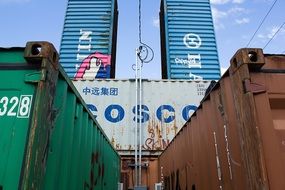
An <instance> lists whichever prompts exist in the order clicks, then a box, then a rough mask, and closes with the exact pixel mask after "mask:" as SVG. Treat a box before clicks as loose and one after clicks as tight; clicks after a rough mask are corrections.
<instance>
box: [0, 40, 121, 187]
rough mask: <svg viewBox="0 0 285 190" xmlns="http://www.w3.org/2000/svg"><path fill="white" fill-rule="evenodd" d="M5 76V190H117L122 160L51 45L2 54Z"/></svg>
mask: <svg viewBox="0 0 285 190" xmlns="http://www.w3.org/2000/svg"><path fill="white" fill-rule="evenodd" d="M24 51H25V52H24ZM24 57H25V58H24ZM0 76H1V80H0V153H1V156H0V189H1V190H14V189H27V190H32V189H44V190H51V189H63V190H64V189H68V190H69V189H76V190H78V189H79V190H80V189H96V190H97V189H104V190H105V189H106V190H108V189H110V190H113V189H117V184H118V182H119V178H120V157H119V155H118V154H117V152H116V151H115V150H114V148H113V147H112V145H111V143H110V142H109V140H108V139H107V137H106V135H105V134H104V132H103V131H102V129H101V127H100V126H99V124H98V123H97V122H96V120H95V119H94V117H93V116H92V114H91V113H90V111H89V110H88V109H87V107H86V105H85V103H84V102H83V100H82V98H81V97H80V95H79V94H78V92H77V91H76V89H75V87H74V86H73V85H72V82H71V81H70V80H69V79H68V78H67V76H66V75H65V73H64V72H63V70H62V68H61V67H60V66H59V65H58V55H57V53H56V51H55V49H54V48H53V46H52V45H51V44H49V43H46V42H32V43H28V44H27V46H26V48H25V49H24V48H11V49H4V48H0Z"/></svg>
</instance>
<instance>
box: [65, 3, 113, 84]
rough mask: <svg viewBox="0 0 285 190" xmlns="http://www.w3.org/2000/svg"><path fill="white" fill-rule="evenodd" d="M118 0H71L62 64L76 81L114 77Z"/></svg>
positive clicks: (66, 16)
mask: <svg viewBox="0 0 285 190" xmlns="http://www.w3.org/2000/svg"><path fill="white" fill-rule="evenodd" d="M117 24H118V6H117V0H68V4H67V10H66V15H65V21H64V29H63V34H62V40H61V47H60V63H61V65H62V66H63V68H64V70H65V72H66V73H67V75H68V76H69V77H70V78H72V79H75V80H81V79H83V80H85V79H94V78H114V77H115V60H116V42H117Z"/></svg>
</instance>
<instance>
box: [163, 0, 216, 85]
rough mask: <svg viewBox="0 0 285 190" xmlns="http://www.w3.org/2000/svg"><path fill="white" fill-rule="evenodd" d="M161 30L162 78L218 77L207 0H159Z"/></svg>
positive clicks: (212, 29) (214, 44) (214, 40)
mask: <svg viewBox="0 0 285 190" xmlns="http://www.w3.org/2000/svg"><path fill="white" fill-rule="evenodd" d="M160 30H161V51H162V59H161V60H162V62H161V66H162V77H163V78H168V79H191V80H197V79H199V80H201V79H202V80H218V79H219V78H220V66H219V59H218V53H217V46H216V39H215V32H214V26H213V20H212V13H211V7H210V1H209V0H162V1H161V7H160Z"/></svg>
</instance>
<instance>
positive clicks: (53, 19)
mask: <svg viewBox="0 0 285 190" xmlns="http://www.w3.org/2000/svg"><path fill="white" fill-rule="evenodd" d="M274 1H275V0H211V7H212V14H213V18H214V26H215V33H216V40H217V46H218V54H219V61H220V65H221V67H222V70H224V69H226V68H228V66H229V60H230V58H231V57H232V56H233V55H234V53H235V52H236V51H237V50H238V49H239V48H243V47H246V46H247V44H248V42H249V40H250V38H251V37H252V35H253V34H254V32H255V31H256V29H257V28H258V26H259V25H260V23H261V21H262V19H263V18H264V16H265V15H266V13H267V12H268V10H269V9H270V7H271V5H272V4H273V2H274ZM66 6H67V0H0V23H1V25H0V27H1V28H0V36H1V37H0V46H1V47H15V46H16V47H23V46H25V43H26V42H27V41H38V40H42V41H50V42H52V43H53V44H54V45H55V47H56V49H57V50H59V47H60V41H61V34H62V30H63V23H64V15H65V10H66ZM159 6H160V0H142V40H143V41H144V42H145V43H146V44H148V45H149V46H151V47H152V48H153V49H154V52H155V57H154V60H153V61H152V62H150V63H148V64H144V67H143V71H142V72H143V78H148V79H161V69H160V67H161V63H160V32H159V19H158V17H159V16H158V15H159ZM118 8H119V25H118V39H117V40H118V41H117V61H116V78H118V79H122V78H134V74H135V72H134V71H133V70H132V65H133V64H135V61H136V57H135V49H136V48H137V47H138V0H118ZM284 9H285V1H284V0H277V2H276V4H275V6H274V7H273V9H272V11H271V12H270V14H269V15H268V17H267V19H266V20H265V22H264V23H263V25H262V26H261V27H260V30H259V31H258V32H257V33H256V35H255V37H254V38H253V40H252V42H251V43H250V45H249V47H255V48H264V47H265V45H266V44H267V43H268V42H269V40H270V39H271V38H272V37H273V36H274V34H275V33H276V32H277V31H278V29H280V26H282V24H283V23H284V22H285V14H284V12H283V11H284ZM284 42H285V25H284V26H283V27H282V28H281V29H280V30H279V31H278V33H277V34H276V35H275V37H274V38H273V39H272V40H271V42H270V43H269V44H268V45H267V46H266V48H265V49H264V52H265V53H276V54H280V53H284V54H285V43H284Z"/></svg>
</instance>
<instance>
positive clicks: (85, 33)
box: [79, 29, 92, 42]
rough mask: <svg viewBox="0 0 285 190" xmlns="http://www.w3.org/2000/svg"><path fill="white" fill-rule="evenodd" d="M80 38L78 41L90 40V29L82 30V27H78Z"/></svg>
mask: <svg viewBox="0 0 285 190" xmlns="http://www.w3.org/2000/svg"><path fill="white" fill-rule="evenodd" d="M80 34H81V36H80V38H79V42H81V41H85V40H86V41H89V42H91V41H92V37H91V36H90V35H91V34H92V31H83V30H82V29H80Z"/></svg>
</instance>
